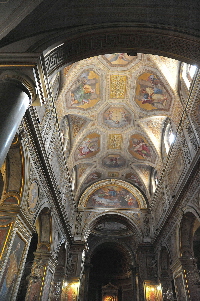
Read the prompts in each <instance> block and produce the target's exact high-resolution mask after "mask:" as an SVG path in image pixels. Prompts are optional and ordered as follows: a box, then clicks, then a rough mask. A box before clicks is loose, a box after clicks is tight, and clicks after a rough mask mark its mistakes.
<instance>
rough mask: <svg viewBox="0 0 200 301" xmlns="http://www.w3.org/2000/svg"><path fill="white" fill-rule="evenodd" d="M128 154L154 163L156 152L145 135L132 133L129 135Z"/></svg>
mask: <svg viewBox="0 0 200 301" xmlns="http://www.w3.org/2000/svg"><path fill="white" fill-rule="evenodd" d="M128 150H129V152H130V154H131V155H132V156H133V157H135V158H136V159H138V160H144V161H149V162H152V163H155V161H156V153H155V152H154V150H153V148H152V147H151V145H150V144H149V142H148V141H147V139H146V138H145V137H143V136H142V135H140V134H134V135H132V136H131V137H130V140H129V148H128Z"/></svg>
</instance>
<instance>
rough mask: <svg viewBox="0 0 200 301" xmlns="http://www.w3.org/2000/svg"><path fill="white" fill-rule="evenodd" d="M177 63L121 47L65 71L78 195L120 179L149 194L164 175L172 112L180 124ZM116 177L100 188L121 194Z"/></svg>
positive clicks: (63, 102) (65, 112)
mask: <svg viewBox="0 0 200 301" xmlns="http://www.w3.org/2000/svg"><path fill="white" fill-rule="evenodd" d="M178 70H179V62H178V61H175V60H172V59H168V58H162V57H158V56H153V55H144V54H138V55H137V56H129V55H128V54H125V53H114V54H105V55H101V56H98V57H91V58H88V59H85V60H82V61H79V62H77V63H74V64H72V65H71V66H68V67H66V68H65V69H64V70H63V71H62V89H61V93H60V95H59V97H58V100H57V103H56V107H57V112H58V119H59V122H60V128H61V132H62V138H63V142H64V151H65V154H66V159H67V162H68V166H69V170H70V173H71V177H72V180H73V183H74V185H73V187H74V188H73V189H74V196H75V200H77V201H78V200H79V198H80V196H81V195H82V194H83V192H84V191H85V190H86V189H87V188H88V187H90V186H91V185H92V186H93V187H95V183H96V182H99V181H105V180H110V181H112V180H115V181H124V182H127V183H129V184H131V185H133V187H136V188H137V189H138V191H140V192H141V193H142V195H143V196H144V197H145V198H146V199H147V200H148V201H150V199H151V197H152V193H153V188H152V175H155V174H156V181H158V180H159V175H160V171H161V169H162V166H163V156H162V147H161V144H162V139H163V129H164V124H165V121H166V120H167V119H170V120H171V121H172V122H174V126H176V116H177V114H178V113H179V108H180V100H179V97H178V93H177V78H178ZM154 180H155V179H154ZM154 180H153V181H154ZM154 184H155V183H154ZM109 185H110V184H109ZM109 185H108V187H107V188H106V189H105V188H104V189H103V190H102V188H98V189H99V191H100V192H101V193H103V194H105V195H106V194H109V193H110V194H112V198H113V200H114V194H118V193H119V192H118V190H117V189H113V190H112V189H111V190H112V192H110V190H109V188H110V186H109ZM153 186H154V185H153ZM98 187H99V186H98ZM154 188H155V187H154ZM100 192H99V193H100ZM120 193H121V194H123V193H124V191H122V192H120ZM95 197H96V196H95ZM123 197H124V202H126V203H127V202H128V201H127V200H126V198H128V194H127V195H126V196H125V194H124V196H123ZM96 198H97V197H96ZM104 198H105V199H106V196H104ZM110 198H111V196H110ZM125 200H126V201H125ZM91 202H92V201H91V199H90V203H91ZM127 204H128V203H127ZM96 206H97V204H96V205H95V207H96ZM102 206H103V205H102ZM137 206H138V205H137ZM137 206H136V205H135V207H137Z"/></svg>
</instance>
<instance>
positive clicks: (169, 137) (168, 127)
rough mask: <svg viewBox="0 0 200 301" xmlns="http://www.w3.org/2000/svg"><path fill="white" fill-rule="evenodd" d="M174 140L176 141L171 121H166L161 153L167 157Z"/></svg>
mask: <svg viewBox="0 0 200 301" xmlns="http://www.w3.org/2000/svg"><path fill="white" fill-rule="evenodd" d="M175 139H176V135H175V131H174V129H173V127H172V124H171V121H170V120H169V119H167V120H166V122H165V127H164V130H163V144H164V145H163V146H164V150H162V151H163V153H164V154H166V155H167V154H168V153H169V150H170V147H171V145H172V144H173V143H174V142H175Z"/></svg>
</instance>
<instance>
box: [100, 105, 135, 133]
mask: <svg viewBox="0 0 200 301" xmlns="http://www.w3.org/2000/svg"><path fill="white" fill-rule="evenodd" d="M103 123H104V124H105V125H106V126H107V127H109V128H119V129H120V128H124V127H126V126H127V125H130V124H131V123H132V116H131V113H130V112H128V111H127V110H126V109H125V108H124V107H123V106H119V107H112V106H111V107H109V108H108V109H107V110H106V111H104V113H103Z"/></svg>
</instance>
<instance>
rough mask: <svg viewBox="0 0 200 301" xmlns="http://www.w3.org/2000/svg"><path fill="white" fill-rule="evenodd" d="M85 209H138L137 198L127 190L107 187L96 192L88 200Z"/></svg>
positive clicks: (115, 186)
mask: <svg viewBox="0 0 200 301" xmlns="http://www.w3.org/2000/svg"><path fill="white" fill-rule="evenodd" d="M87 207H94V208H99V207H100V208H102V207H104V208H118V209H119V208H128V209H131V208H139V205H138V202H137V198H136V197H135V196H134V195H133V194H132V193H131V192H130V191H128V190H127V189H124V188H122V187H119V186H117V185H107V186H104V187H102V188H100V189H98V190H96V191H95V192H94V193H93V194H92V195H91V196H90V197H89V199H88V202H87Z"/></svg>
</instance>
